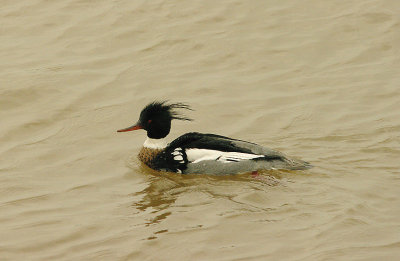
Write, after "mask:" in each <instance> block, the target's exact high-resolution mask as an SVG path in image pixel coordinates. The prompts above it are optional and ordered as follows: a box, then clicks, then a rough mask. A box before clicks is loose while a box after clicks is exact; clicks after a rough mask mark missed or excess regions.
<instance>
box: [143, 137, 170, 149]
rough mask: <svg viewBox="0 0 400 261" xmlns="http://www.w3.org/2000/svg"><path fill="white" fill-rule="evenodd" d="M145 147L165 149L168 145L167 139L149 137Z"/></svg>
mask: <svg viewBox="0 0 400 261" xmlns="http://www.w3.org/2000/svg"><path fill="white" fill-rule="evenodd" d="M143 147H145V148H150V149H164V148H165V147H167V142H166V141H165V139H150V138H149V137H147V139H146V141H145V142H144V144H143Z"/></svg>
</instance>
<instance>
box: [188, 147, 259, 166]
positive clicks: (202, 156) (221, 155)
mask: <svg viewBox="0 0 400 261" xmlns="http://www.w3.org/2000/svg"><path fill="white" fill-rule="evenodd" d="M186 156H187V158H188V161H190V162H192V163H197V162H200V161H203V160H218V161H222V162H224V163H230V162H232V161H241V160H250V159H256V158H262V157H264V155H255V154H250V153H241V152H224V151H219V150H207V149H187V150H186Z"/></svg>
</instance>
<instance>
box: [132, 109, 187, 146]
mask: <svg viewBox="0 0 400 261" xmlns="http://www.w3.org/2000/svg"><path fill="white" fill-rule="evenodd" d="M178 109H185V110H192V109H191V108H190V107H189V105H187V104H185V103H180V102H179V103H168V102H166V101H155V102H152V103H150V104H148V105H147V106H146V107H144V108H143V110H142V112H141V113H140V118H139V123H140V125H141V126H142V127H143V129H145V130H146V131H147V136H148V137H149V138H153V139H159V138H164V137H165V136H167V135H168V134H169V131H170V129H171V121H172V120H184V121H192V119H190V118H188V117H186V116H185V115H182V114H180V113H179V112H178V111H177V110H178Z"/></svg>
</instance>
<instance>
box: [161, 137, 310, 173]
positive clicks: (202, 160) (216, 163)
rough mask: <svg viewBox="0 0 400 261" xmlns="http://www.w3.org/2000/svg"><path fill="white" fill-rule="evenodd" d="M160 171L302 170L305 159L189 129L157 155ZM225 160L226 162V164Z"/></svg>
mask: <svg viewBox="0 0 400 261" xmlns="http://www.w3.org/2000/svg"><path fill="white" fill-rule="evenodd" d="M158 161H159V162H160V165H163V166H164V168H160V169H163V170H169V171H174V172H182V173H214V174H217V173H223V172H226V173H231V174H233V173H239V172H246V171H253V170H257V169H305V168H307V167H306V165H307V163H306V162H303V161H297V160H292V159H289V158H287V157H286V156H285V155H284V154H282V153H280V152H278V151H275V150H272V149H269V148H266V147H263V146H260V145H257V144H255V143H251V142H247V141H242V140H237V139H232V138H228V137H224V136H220V135H216V134H203V133H197V132H191V133H187V134H184V135H182V136H180V137H179V138H177V139H176V140H174V141H173V142H171V143H170V144H169V145H168V146H167V148H166V149H165V151H164V152H163V153H162V154H161V155H160V157H159V160H158ZM228 163H229V164H228Z"/></svg>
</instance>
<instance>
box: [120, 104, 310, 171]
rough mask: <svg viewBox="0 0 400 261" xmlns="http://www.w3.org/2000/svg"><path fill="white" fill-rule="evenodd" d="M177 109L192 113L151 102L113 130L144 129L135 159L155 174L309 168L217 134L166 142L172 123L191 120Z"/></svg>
mask: <svg viewBox="0 0 400 261" xmlns="http://www.w3.org/2000/svg"><path fill="white" fill-rule="evenodd" d="M181 110H193V109H192V108H191V107H190V106H189V105H188V104H186V103H182V102H177V103H170V102H167V101H154V102H151V103H149V104H148V105H147V106H145V107H144V108H143V109H142V111H141V112H140V116H139V120H138V121H137V122H136V123H135V124H134V125H132V126H130V127H127V128H124V129H120V130H117V132H128V131H134V130H141V129H142V130H145V131H146V132H147V139H146V140H145V142H144V144H143V147H142V148H141V149H140V152H139V154H138V158H139V160H140V161H141V162H142V163H144V164H145V165H146V166H148V167H150V168H151V169H153V170H156V171H166V172H175V173H180V174H211V175H231V174H240V173H249V172H251V173H257V171H261V170H274V169H277V170H306V169H309V168H311V167H312V165H311V164H310V163H308V162H306V161H303V160H299V159H294V158H290V157H288V156H286V155H284V154H283V153H281V152H279V151H276V150H273V149H270V148H267V147H264V146H261V145H258V144H256V143H252V142H248V141H244V140H240V139H233V138H229V137H225V136H221V135H217V134H211V133H199V132H189V133H186V134H183V135H181V136H179V137H178V138H176V139H175V140H173V141H172V142H170V143H167V142H166V137H167V136H168V134H169V133H170V130H171V122H172V121H173V120H182V121H192V120H193V119H191V118H188V117H186V116H185V115H184V114H181V112H180V111H181Z"/></svg>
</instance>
